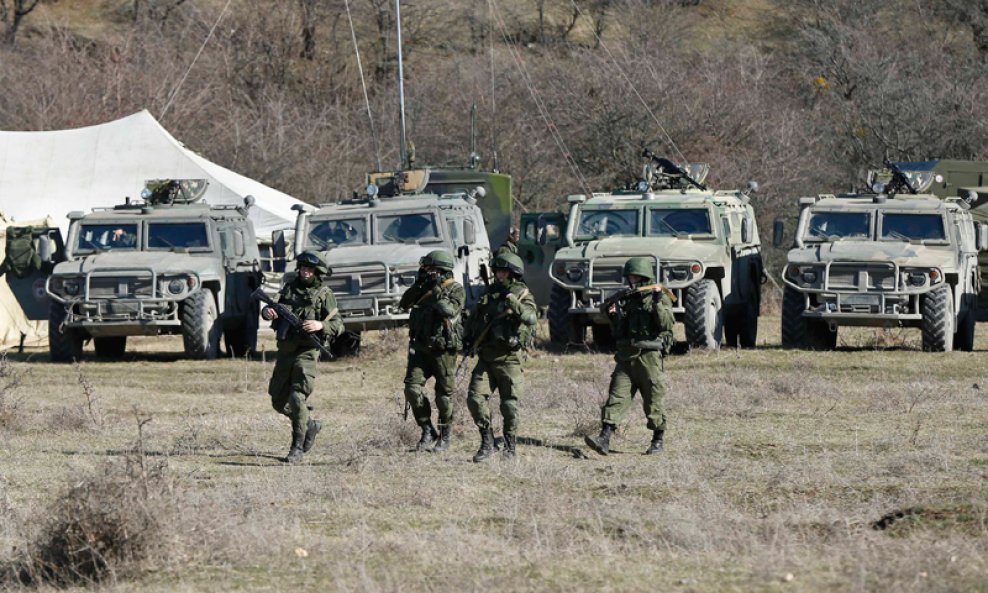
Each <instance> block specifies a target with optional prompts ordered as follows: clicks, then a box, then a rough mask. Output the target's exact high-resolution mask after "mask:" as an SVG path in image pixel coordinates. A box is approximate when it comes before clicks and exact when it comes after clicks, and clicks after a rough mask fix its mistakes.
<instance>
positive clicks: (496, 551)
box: [0, 318, 988, 593]
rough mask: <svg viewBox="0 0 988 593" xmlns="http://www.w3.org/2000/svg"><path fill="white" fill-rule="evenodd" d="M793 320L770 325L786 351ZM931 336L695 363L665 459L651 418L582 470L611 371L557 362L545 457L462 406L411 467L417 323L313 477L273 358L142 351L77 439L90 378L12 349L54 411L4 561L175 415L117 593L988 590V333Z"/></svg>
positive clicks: (26, 454) (545, 381) (21, 410)
mask: <svg viewBox="0 0 988 593" xmlns="http://www.w3.org/2000/svg"><path fill="white" fill-rule="evenodd" d="M777 326H778V319H777V318H768V319H765V320H764V322H763V326H762V331H763V340H765V341H766V342H769V343H775V342H777V339H778V329H777ZM982 329H983V328H982ZM843 333H844V332H842V334H843ZM914 333H916V332H910V331H905V332H901V334H893V335H895V340H893V341H892V342H891V347H886V345H887V344H889V341H888V339H887V338H885V337H884V336H885V335H886V334H885V333H884V332H878V333H876V332H873V331H870V330H860V331H855V332H846V335H842V337H841V344H842V345H844V346H842V348H841V349H840V350H838V351H837V352H832V353H817V354H812V353H804V352H789V351H783V350H778V349H776V348H774V347H772V346H764V347H761V348H759V349H757V350H754V351H736V350H725V351H723V352H720V353H717V354H709V353H701V352H694V353H690V354H685V355H681V356H676V357H674V358H671V359H669V360H668V361H667V373H668V382H669V385H670V392H669V396H668V401H667V407H668V413H669V417H670V428H669V433H668V441H667V450H666V452H665V453H664V454H663V455H662V456H660V457H658V458H648V457H645V456H642V455H640V452H641V451H642V450H644V448H645V446H646V444H647V441H648V436H649V435H648V432H647V430H646V429H645V426H644V419H643V417H642V413H641V411H640V409H639V408H638V407H637V404H636V407H635V408H634V409H633V410H632V411H631V414H630V417H629V420H628V422H627V423H626V425H625V426H622V427H620V430H619V432H618V433H617V435H616V438H615V441H614V444H615V448H616V449H617V450H618V451H619V453H618V454H615V455H612V456H610V457H607V458H600V457H596V456H591V457H589V459H577V458H575V456H574V453H573V452H574V450H576V449H583V450H584V451H585V447H583V445H582V435H584V434H587V433H589V432H592V431H594V430H596V428H597V421H598V413H599V412H598V408H597V407H598V405H599V404H600V402H601V401H602V400H603V398H604V397H605V394H606V389H607V383H608V377H609V373H610V370H611V362H610V360H609V357H608V356H607V355H603V354H560V353H548V352H541V351H537V352H534V353H533V354H532V356H531V357H530V359H529V361H528V364H527V367H526V381H527V393H526V395H525V398H524V399H523V401H522V413H523V416H522V429H521V434H522V436H524V437H526V440H525V441H524V443H525V444H523V445H522V446H521V447H520V453H521V455H520V459H519V460H518V461H517V462H513V463H505V462H502V461H500V460H494V461H493V462H490V463H487V464H484V465H475V464H473V463H471V462H470V456H471V455H472V453H473V451H474V450H475V449H476V446H477V442H476V441H477V437H476V433H475V431H474V429H473V427H472V425H471V423H470V421H469V418H468V415H467V412H466V407H465V405H464V401H463V398H462V393H461V394H460V396H459V397H458V399H457V406H458V408H457V415H458V420H457V429H456V438H455V440H454V443H453V447H452V450H451V451H450V452H449V453H448V454H446V455H441V456H440V455H430V454H415V453H411V452H409V449H410V448H411V447H412V445H413V444H414V441H415V438H416V434H417V433H416V430H415V428H414V427H413V426H412V422H411V421H408V422H402V420H401V412H402V405H401V396H400V394H401V391H402V384H401V379H402V376H403V374H404V359H403V354H404V348H403V338H402V335H401V332H395V333H392V334H388V335H384V336H377V337H375V336H369V337H368V344H367V347H366V348H365V349H364V351H363V353H362V354H361V355H360V356H358V357H355V358H350V359H345V360H341V361H338V362H331V363H323V364H322V365H321V372H322V375H321V377H320V379H319V382H318V388H317V393H316V395H315V397H314V398H313V403H314V404H315V405H316V407H317V410H316V415H317V417H318V418H321V419H323V420H324V422H325V429H324V431H323V433H322V435H320V440H319V441H318V442H317V444H316V448H315V449H314V450H313V452H312V453H311V454H309V455H307V456H306V459H305V463H304V464H302V465H301V466H297V467H286V466H284V465H283V464H282V463H281V462H280V460H279V457H280V456H282V455H284V454H285V451H286V449H287V444H288V442H287V441H288V438H289V435H288V426H287V421H285V419H284V418H282V417H280V416H278V415H276V414H275V413H274V412H273V411H271V410H270V406H269V403H268V399H267V397H266V395H265V394H264V392H265V387H266V382H267V378H268V375H269V373H270V371H271V364H272V363H271V362H270V360H271V357H270V356H268V357H267V359H268V360H267V361H266V362H261V361H251V362H246V361H243V360H224V361H214V362H208V363H207V362H185V361H180V360H178V359H177V354H176V353H175V352H176V351H177V349H178V348H179V347H180V343H179V342H180V341H176V340H165V339H161V340H134V341H133V342H134V346H135V347H136V348H138V349H139V350H138V352H136V353H135V355H134V356H133V358H132V359H131V360H129V361H127V362H123V363H117V364H112V363H101V362H86V363H83V365H82V373H83V374H84V376H85V377H86V379H87V380H88V382H89V383H90V384H91V389H92V390H93V393H94V394H95V395H96V396H97V397H98V401H99V405H100V409H101V410H102V417H103V418H104V421H103V426H102V428H101V429H95V428H94V425H93V423H92V422H90V421H86V422H85V423H83V424H81V425H80V426H79V427H76V428H72V429H55V428H54V427H53V426H52V424H51V420H50V419H51V418H52V416H53V414H57V413H58V412H57V411H58V410H59V409H63V408H65V407H66V406H75V407H76V409H80V410H81V408H80V407H79V406H83V407H84V406H85V403H86V398H85V395H84V393H83V390H82V388H81V385H80V378H79V374H80V370H79V369H77V368H74V367H72V366H62V365H49V364H47V363H46V362H43V360H44V356H43V354H40V353H33V354H28V355H25V356H20V357H14V356H13V355H11V360H10V361H9V365H10V367H9V371H12V372H17V373H20V376H21V377H22V378H23V384H22V386H21V387H19V388H18V389H19V391H18V392H19V393H24V394H29V397H25V398H24V399H22V400H21V403H20V405H19V406H18V407H17V410H16V414H17V428H16V429H15V430H8V431H6V432H5V433H4V436H3V440H0V448H2V449H3V454H4V456H5V457H7V458H9V459H15V460H16V463H9V464H2V465H0V560H2V561H3V562H4V563H5V564H4V565H5V566H10V565H11V564H10V563H12V562H15V561H17V560H18V559H21V560H23V554H24V551H25V550H32V549H37V548H32V546H36V545H37V544H39V543H44V542H50V541H51V540H50V538H47V539H46V537H45V534H49V535H50V533H51V531H50V530H46V528H47V527H48V526H49V525H48V523H47V522H39V521H38V520H37V517H53V518H54V517H61V516H63V513H64V512H66V510H67V509H69V508H70V506H71V505H68V504H67V502H66V497H65V495H66V493H67V492H72V491H73V490H72V488H74V487H77V485H78V484H100V483H104V484H105V483H106V482H107V481H108V480H107V477H106V476H108V475H109V476H117V477H119V476H120V475H126V473H124V474H120V473H119V472H122V471H124V470H123V469H121V468H126V463H127V460H131V463H133V461H132V460H134V459H135V458H139V457H135V451H136V450H138V449H139V448H140V447H139V445H138V442H137V422H136V419H137V418H139V417H140V418H148V417H150V418H151V421H150V422H147V423H146V424H144V426H143V429H142V432H143V438H142V439H141V442H143V448H144V450H145V457H144V458H145V459H146V460H147V462H148V463H150V464H152V465H151V466H149V467H157V466H158V465H161V467H162V468H163V469H162V470H161V480H162V481H161V482H160V484H161V485H162V487H161V488H160V489H159V490H153V489H152V490H153V491H154V492H157V493H158V494H157V495H156V496H157V497H158V498H155V500H157V501H160V504H157V505H148V506H147V512H148V513H150V515H149V517H150V518H151V519H154V521H155V522H156V523H154V524H155V525H159V531H156V532H154V531H152V533H153V534H154V537H153V538H151V539H150V540H149V544H148V546H147V547H144V548H141V549H142V550H144V551H143V552H141V553H140V554H134V555H132V556H130V557H127V556H124V557H123V558H124V560H122V561H121V560H118V561H117V563H116V564H115V565H114V566H115V568H114V571H115V572H114V574H116V575H117V577H116V578H117V580H113V579H112V578H111V579H110V580H109V581H107V580H106V579H104V580H103V583H102V584H101V585H100V587H101V589H102V590H107V591H132V590H135V589H140V590H143V591H199V590H209V591H243V590H275V589H277V590H287V589H290V588H299V589H302V588H304V589H318V590H330V591H337V590H341V591H355V590H359V591H431V590H437V589H438V590H464V591H479V590H509V591H629V590H662V589H674V590H677V591H695V592H701V593H702V592H708V591H709V592H713V591H782V590H786V591H828V590H829V591H862V592H863V591H869V592H871V591H896V592H898V591H917V592H918V591H924V592H926V591H978V590H984V583H985V581H984V575H985V573H986V570H988V566H986V562H985V560H984V558H985V557H988V519H986V513H988V494H986V492H985V489H984V483H985V479H986V478H988V441H986V440H985V438H984V427H985V426H986V425H988V395H986V394H988V377H986V374H985V373H986V372H985V371H984V370H983V369H984V366H985V365H984V364H983V362H984V357H985V351H984V349H985V348H986V346H988V335H985V334H984V332H982V335H981V336H980V337H979V341H978V347H979V351H977V352H974V353H952V354H925V353H922V352H919V351H917V350H916V348H915V345H916V339H917V336H915V335H913V334H914ZM879 338H881V339H879ZM263 343H264V344H265V346H266V348H267V350H268V352H270V350H271V348H272V344H271V343H270V338H267V337H265V338H264V340H263ZM29 371H30V372H29ZM464 387H465V386H464ZM79 413H80V415H82V416H83V417H84V418H85V417H86V416H85V414H83V413H82V412H79ZM591 455H592V454H591ZM131 467H134V466H133V465H132V466H131ZM107 468H116V469H114V470H112V471H111V470H108V469H107ZM113 472H117V473H113ZM109 482H111V483H112V482H113V480H109ZM165 485H167V488H166V487H165ZM128 496H131V498H129V499H127V498H126V497H125V501H127V500H129V501H130V502H127V503H126V504H124V505H123V506H124V507H125V508H127V509H131V510H133V509H137V508H139V505H137V504H136V502H137V501H140V500H141V497H140V496H137V497H136V498H134V497H133V496H132V495H128ZM76 498H79V497H76ZM152 498H154V497H152ZM111 506H112V505H110V503H109V502H107V503H106V504H105V505H103V506H101V505H99V504H96V505H94V506H92V507H87V508H88V509H89V511H90V512H94V511H95V510H98V509H103V510H106V509H108V508H111ZM138 516H139V515H138ZM151 544H153V545H151ZM8 584H9V585H10V586H11V587H15V588H16V587H17V586H19V585H17V584H16V583H15V582H9V583H8ZM46 586H48V585H43V586H42V587H41V588H42V589H43V588H45V587H46Z"/></svg>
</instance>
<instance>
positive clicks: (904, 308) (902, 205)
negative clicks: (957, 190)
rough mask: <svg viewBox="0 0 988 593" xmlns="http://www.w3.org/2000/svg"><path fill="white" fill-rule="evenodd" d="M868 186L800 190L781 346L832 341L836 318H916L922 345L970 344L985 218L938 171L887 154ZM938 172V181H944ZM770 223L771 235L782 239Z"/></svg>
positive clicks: (845, 321) (906, 322)
mask: <svg viewBox="0 0 988 593" xmlns="http://www.w3.org/2000/svg"><path fill="white" fill-rule="evenodd" d="M886 166H887V168H886V169H885V170H884V171H879V172H873V173H872V175H871V180H870V181H871V182H872V191H871V192H856V193H849V194H841V195H819V196H812V197H804V198H800V200H799V204H800V209H801V212H800V216H799V222H798V223H797V228H796V233H795V240H794V246H793V248H792V249H791V250H790V251H789V253H788V256H787V265H786V267H785V268H784V270H783V276H782V279H783V281H784V283H785V288H784V294H783V305H782V345H783V346H784V347H786V348H808V349H832V348H834V347H835V346H836V344H837V330H838V328H839V327H840V326H876V327H896V326H901V327H918V328H920V329H921V330H922V336H923V340H922V345H923V349H924V350H928V351H935V352H944V351H950V350H952V349H955V348H957V349H962V350H971V349H972V348H973V347H974V330H975V320H976V306H977V305H976V303H977V295H978V292H979V290H980V289H981V278H980V275H979V273H978V251H979V250H980V251H983V250H984V249H985V248H986V247H988V227H986V226H985V225H983V224H981V225H976V224H975V222H974V220H973V218H972V213H971V211H970V205H969V204H968V202H967V201H965V200H963V199H961V198H959V197H948V198H946V199H940V198H939V197H938V196H936V195H935V194H933V193H932V192H930V188H931V186H932V185H933V184H934V183H938V181H937V175H936V174H934V173H933V172H931V171H929V170H915V171H910V170H908V169H904V168H901V167H905V166H906V164H902V165H901V167H900V166H896V165H894V164H892V163H888V162H887V163H886ZM942 181H943V180H942V178H941V179H940V181H939V183H942ZM781 234H782V228H781V223H780V222H777V223H776V230H775V238H774V239H773V241H774V242H776V243H779V242H781Z"/></svg>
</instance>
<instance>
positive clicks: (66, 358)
mask: <svg viewBox="0 0 988 593" xmlns="http://www.w3.org/2000/svg"><path fill="white" fill-rule="evenodd" d="M63 321H65V305H63V304H61V303H58V302H55V301H52V303H51V306H50V307H49V309H48V352H49V353H50V354H51V360H52V362H77V361H79V360H82V337H83V334H82V332H81V331H80V330H78V329H72V328H68V327H67V328H64V329H62V330H60V329H59V328H61V327H62V322H63Z"/></svg>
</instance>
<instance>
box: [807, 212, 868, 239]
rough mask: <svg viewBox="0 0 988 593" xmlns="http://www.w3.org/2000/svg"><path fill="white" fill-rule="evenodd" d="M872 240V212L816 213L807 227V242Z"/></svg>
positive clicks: (812, 215) (811, 216)
mask: <svg viewBox="0 0 988 593" xmlns="http://www.w3.org/2000/svg"><path fill="white" fill-rule="evenodd" d="M846 238H855V239H870V238H871V213H870V212H814V213H813V214H811V215H810V221H809V224H808V225H807V226H806V236H805V237H803V239H804V240H805V241H833V240H836V239H846Z"/></svg>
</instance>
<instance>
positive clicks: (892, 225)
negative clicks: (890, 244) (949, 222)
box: [881, 214, 947, 241]
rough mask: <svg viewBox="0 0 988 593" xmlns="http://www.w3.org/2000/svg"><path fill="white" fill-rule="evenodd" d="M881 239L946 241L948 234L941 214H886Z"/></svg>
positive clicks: (883, 217)
mask: <svg viewBox="0 0 988 593" xmlns="http://www.w3.org/2000/svg"><path fill="white" fill-rule="evenodd" d="M881 237H882V239H898V240H900V241H946V240H947V233H946V232H945V231H944V228H943V217H942V216H940V215H939V214H885V215H884V216H882V235H881Z"/></svg>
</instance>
